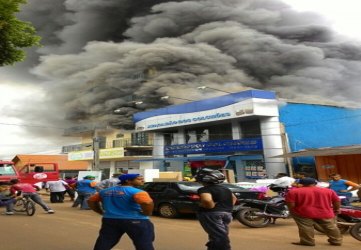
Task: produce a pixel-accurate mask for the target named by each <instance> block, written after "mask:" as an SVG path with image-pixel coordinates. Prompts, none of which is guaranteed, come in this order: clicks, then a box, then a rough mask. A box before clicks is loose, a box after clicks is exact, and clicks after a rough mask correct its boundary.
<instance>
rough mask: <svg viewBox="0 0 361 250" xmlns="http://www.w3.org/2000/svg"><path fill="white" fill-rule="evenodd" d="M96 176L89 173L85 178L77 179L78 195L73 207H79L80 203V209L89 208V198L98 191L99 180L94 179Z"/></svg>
mask: <svg viewBox="0 0 361 250" xmlns="http://www.w3.org/2000/svg"><path fill="white" fill-rule="evenodd" d="M94 179H95V176H92V175H87V176H85V177H84V178H83V180H80V181H77V183H76V191H77V193H78V197H77V198H76V200H75V201H74V203H73V205H72V207H77V206H78V205H79V204H80V210H89V209H90V208H89V206H88V199H89V197H90V196H92V195H93V194H94V193H95V192H96V188H95V187H96V185H97V182H96V181H94Z"/></svg>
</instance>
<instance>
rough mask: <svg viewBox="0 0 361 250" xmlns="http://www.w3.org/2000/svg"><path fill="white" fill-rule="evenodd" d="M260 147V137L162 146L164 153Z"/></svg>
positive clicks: (204, 152)
mask: <svg viewBox="0 0 361 250" xmlns="http://www.w3.org/2000/svg"><path fill="white" fill-rule="evenodd" d="M262 149H263V146H262V139H261V138H252V139H240V140H222V141H211V142H197V143H189V144H178V145H169V146H165V147H164V155H165V156H169V155H184V154H206V153H227V152H237V151H253V150H262Z"/></svg>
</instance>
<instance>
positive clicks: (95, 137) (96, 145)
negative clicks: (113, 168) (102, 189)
mask: <svg viewBox="0 0 361 250" xmlns="http://www.w3.org/2000/svg"><path fill="white" fill-rule="evenodd" d="M92 170H93V171H97V170H99V137H98V130H97V129H96V128H94V133H93V164H92Z"/></svg>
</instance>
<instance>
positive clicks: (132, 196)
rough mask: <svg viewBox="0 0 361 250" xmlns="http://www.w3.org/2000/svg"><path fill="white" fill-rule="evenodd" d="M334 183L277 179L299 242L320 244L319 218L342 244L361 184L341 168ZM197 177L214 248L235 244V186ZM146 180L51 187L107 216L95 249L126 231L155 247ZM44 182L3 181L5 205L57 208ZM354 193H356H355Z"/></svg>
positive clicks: (214, 173)
mask: <svg viewBox="0 0 361 250" xmlns="http://www.w3.org/2000/svg"><path fill="white" fill-rule="evenodd" d="M330 178H331V180H330V182H329V188H324V187H320V186H319V185H318V182H317V180H316V179H314V178H310V177H308V176H307V174H305V173H296V174H295V175H294V178H293V177H289V176H288V175H287V174H284V173H280V174H278V176H277V178H276V180H275V181H274V183H273V184H274V185H279V186H287V187H289V190H288V191H287V193H286V196H285V200H286V204H287V206H288V208H289V211H290V213H291V215H292V218H293V219H294V221H295V222H296V224H297V226H298V229H299V239H300V240H299V241H297V242H293V243H292V244H295V245H304V246H314V245H315V244H316V243H315V238H314V224H318V225H319V226H321V227H322V228H323V230H324V232H325V234H326V235H327V236H328V242H329V244H330V245H334V246H341V245H342V235H341V234H340V232H339V229H338V228H337V225H336V222H335V216H336V215H337V214H338V213H339V211H340V206H341V201H342V204H344V205H349V204H350V202H351V196H352V193H351V192H352V191H354V190H358V195H359V198H361V197H360V195H361V192H360V185H358V184H356V183H354V182H351V181H348V180H344V179H342V178H341V176H340V175H339V174H332V175H331V176H330ZM194 180H195V181H197V182H199V183H201V184H202V185H203V187H202V188H200V189H199V190H198V194H199V196H200V202H199V206H200V208H199V212H198V220H199V222H200V225H201V227H202V228H203V229H204V231H205V232H206V233H207V234H208V242H207V243H206V246H207V249H208V250H230V249H231V242H230V239H229V236H228V234H229V224H230V222H231V221H232V208H233V206H234V204H235V202H236V197H235V196H234V195H233V194H232V192H231V191H230V190H229V189H228V188H225V187H223V186H222V185H218V184H220V183H222V182H223V181H224V180H225V176H224V175H223V174H222V172H220V171H218V170H215V169H207V168H203V169H201V170H200V171H199V172H198V173H197V174H196V175H195V176H194ZM143 184H144V180H143V177H142V176H141V175H139V174H113V175H112V177H111V178H109V179H106V180H103V181H101V182H97V181H95V177H94V176H91V175H87V176H85V177H83V178H82V179H80V180H78V179H77V178H76V177H75V178H74V177H65V178H64V179H59V180H54V181H48V182H47V183H46V184H45V189H46V191H47V192H50V200H49V201H50V203H62V202H64V195H65V194H68V195H69V197H70V199H71V201H73V204H72V207H79V206H80V209H81V210H90V209H91V210H93V211H95V212H97V213H99V214H101V215H102V216H103V219H102V225H101V229H100V231H99V236H98V238H97V240H96V242H95V246H94V249H95V250H107V249H112V247H114V246H115V245H116V244H117V243H118V242H119V240H120V239H121V237H122V236H123V235H124V234H127V235H128V236H129V237H130V238H131V239H132V241H133V244H134V245H135V248H136V249H137V250H141V249H142V250H152V249H154V246H153V242H154V238H155V235H154V225H153V223H152V222H151V221H150V219H149V215H151V214H152V212H153V209H154V204H153V201H152V199H151V197H150V196H149V194H148V193H147V192H145V191H143V190H141V189H139V188H138V187H139V186H141V185H143ZM38 191H39V187H38V186H37V185H31V184H28V183H19V180H17V179H13V180H11V181H10V182H0V206H3V207H5V208H6V212H5V214H6V215H13V214H14V212H13V208H14V203H15V201H16V200H17V199H19V198H21V197H23V196H29V198H30V199H32V200H33V201H34V202H36V203H37V204H39V205H40V206H41V207H42V208H43V209H44V211H46V212H47V213H49V214H52V213H54V210H52V209H51V208H50V207H49V206H48V205H47V204H46V203H45V202H44V201H43V200H42V197H41V195H39V194H38ZM350 194H351V195H350Z"/></svg>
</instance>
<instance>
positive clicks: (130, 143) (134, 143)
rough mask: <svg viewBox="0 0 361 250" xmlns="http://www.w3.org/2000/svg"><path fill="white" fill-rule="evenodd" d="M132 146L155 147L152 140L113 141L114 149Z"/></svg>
mask: <svg viewBox="0 0 361 250" xmlns="http://www.w3.org/2000/svg"><path fill="white" fill-rule="evenodd" d="M132 146H153V141H152V140H149V139H148V140H131V139H117V140H113V147H132Z"/></svg>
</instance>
